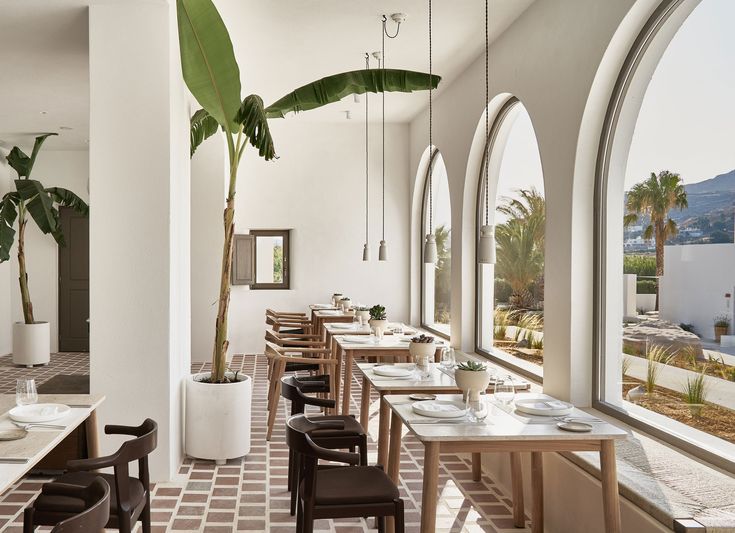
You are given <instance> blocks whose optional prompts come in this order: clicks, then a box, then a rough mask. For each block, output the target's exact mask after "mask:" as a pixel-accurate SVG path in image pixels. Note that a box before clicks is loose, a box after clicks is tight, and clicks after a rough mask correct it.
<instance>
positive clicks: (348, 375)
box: [342, 350, 352, 415]
mask: <svg viewBox="0 0 735 533" xmlns="http://www.w3.org/2000/svg"><path fill="white" fill-rule="evenodd" d="M351 392H352V350H345V381H344V383H343V384H342V414H343V415H349V414H350V393H351Z"/></svg>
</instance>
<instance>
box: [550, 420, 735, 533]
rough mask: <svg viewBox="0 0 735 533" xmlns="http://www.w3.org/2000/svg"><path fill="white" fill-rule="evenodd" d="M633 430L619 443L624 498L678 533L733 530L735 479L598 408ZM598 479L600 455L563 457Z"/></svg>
mask: <svg viewBox="0 0 735 533" xmlns="http://www.w3.org/2000/svg"><path fill="white" fill-rule="evenodd" d="M585 411H587V412H589V413H590V414H594V415H595V416H598V417H600V418H604V419H606V420H608V421H610V422H611V423H613V424H616V425H618V426H619V427H622V428H625V429H627V430H628V431H629V432H630V437H629V438H628V439H627V440H625V441H620V442H618V443H617V445H616V455H617V467H618V481H619V484H620V494H621V496H623V497H624V498H626V499H627V500H629V501H630V502H632V503H633V504H635V505H636V506H638V507H639V508H640V509H642V510H643V511H644V512H646V513H648V514H649V515H651V516H652V517H653V518H655V519H656V520H657V521H659V522H660V523H661V524H663V525H664V526H666V527H668V528H670V529H672V530H674V531H676V532H677V533H679V532H681V533H685V532H690V531H691V532H694V531H702V532H703V531H707V532H708V533H709V532H725V531H728V532H731V531H733V529H734V528H735V505H734V504H733V498H732V495H733V494H735V478H733V477H732V476H730V475H728V474H726V473H724V472H722V471H720V470H718V469H717V468H715V467H713V466H711V465H709V464H707V463H704V462H701V461H699V460H697V459H695V458H693V457H691V456H689V455H687V454H685V453H683V452H681V451H680V450H678V449H676V448H673V447H671V446H669V445H667V444H664V443H663V442H661V441H659V440H656V439H654V438H653V437H651V436H649V435H648V434H646V433H644V432H642V431H640V430H638V429H635V428H632V427H631V426H628V425H626V424H624V423H622V422H621V421H620V420H618V419H616V418H613V417H611V416H608V415H605V414H603V413H602V412H600V411H597V410H594V409H585ZM561 455H562V456H564V457H565V458H566V459H567V460H569V461H570V462H572V463H573V464H575V465H576V466H578V467H580V468H581V469H583V470H584V471H586V472H587V473H588V474H590V475H592V476H593V477H595V478H597V479H599V477H600V460H599V455H598V454H597V453H596V452H575V453H563V454H561Z"/></svg>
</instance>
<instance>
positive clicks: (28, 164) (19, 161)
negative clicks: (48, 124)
mask: <svg viewBox="0 0 735 533" xmlns="http://www.w3.org/2000/svg"><path fill="white" fill-rule="evenodd" d="M52 135H58V134H57V133H44V134H43V135H39V136H38V137H36V141H35V142H34V143H33V151H32V152H31V157H28V156H27V155H26V153H25V152H24V151H23V150H21V149H20V148H18V147H17V146H14V147H13V149H12V150H11V151H10V153H9V154H8V156H7V157H6V158H5V159H7V160H8V164H9V165H10V167H11V168H12V169H13V170H15V171H16V172H17V173H18V176H19V177H21V178H27V177H28V176H30V175H31V171H32V170H33V165H34V164H35V162H36V156H37V155H38V151H39V150H40V149H41V145H42V144H43V142H44V141H45V140H46V138H47V137H51V136H52Z"/></svg>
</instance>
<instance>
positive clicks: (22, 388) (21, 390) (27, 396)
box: [15, 379, 38, 406]
mask: <svg viewBox="0 0 735 533" xmlns="http://www.w3.org/2000/svg"><path fill="white" fill-rule="evenodd" d="M37 401H38V392H36V380H35V379H19V380H18V381H17V382H16V384H15V403H16V404H18V405H19V406H22V405H32V404H34V403H36V402H37Z"/></svg>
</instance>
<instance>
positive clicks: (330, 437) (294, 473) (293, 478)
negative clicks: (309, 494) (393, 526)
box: [281, 376, 367, 515]
mask: <svg viewBox="0 0 735 533" xmlns="http://www.w3.org/2000/svg"><path fill="white" fill-rule="evenodd" d="M330 381H331V378H330V376H306V377H303V378H299V377H296V376H286V377H283V378H281V396H283V397H284V398H286V399H287V400H290V401H291V416H294V415H300V414H304V412H305V410H306V406H307V405H312V406H315V407H324V408H327V409H329V408H334V407H335V401H334V400H331V399H328V398H315V397H313V396H307V393H311V394H313V393H317V394H329V383H330ZM309 420H310V421H312V422H314V423H317V424H320V423H322V422H327V421H341V422H342V423H343V424H344V426H343V428H342V429H334V428H331V427H326V428H324V429H317V430H315V431H314V432H313V433H312V434H311V438H312V440H313V441H314V442H315V443H316V444H318V445H319V446H322V447H323V448H328V449H330V450H334V449H348V450H350V451H355V448H357V449H358V450H359V453H360V464H361V465H367V432H366V431H365V429H364V428H363V427H362V425H361V424H360V422H358V421H357V420H356V419H355V417H353V416H349V415H326V416H309ZM300 465H301V461H300V459H299V456H298V455H297V454H296V453H295V452H294V451H293V450H291V449H289V453H288V490H289V491H291V514H292V515H293V514H296V498H297V494H298V490H297V488H298V482H297V480H298V479H299V477H300V476H299V471H300V468H301V467H300Z"/></svg>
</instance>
